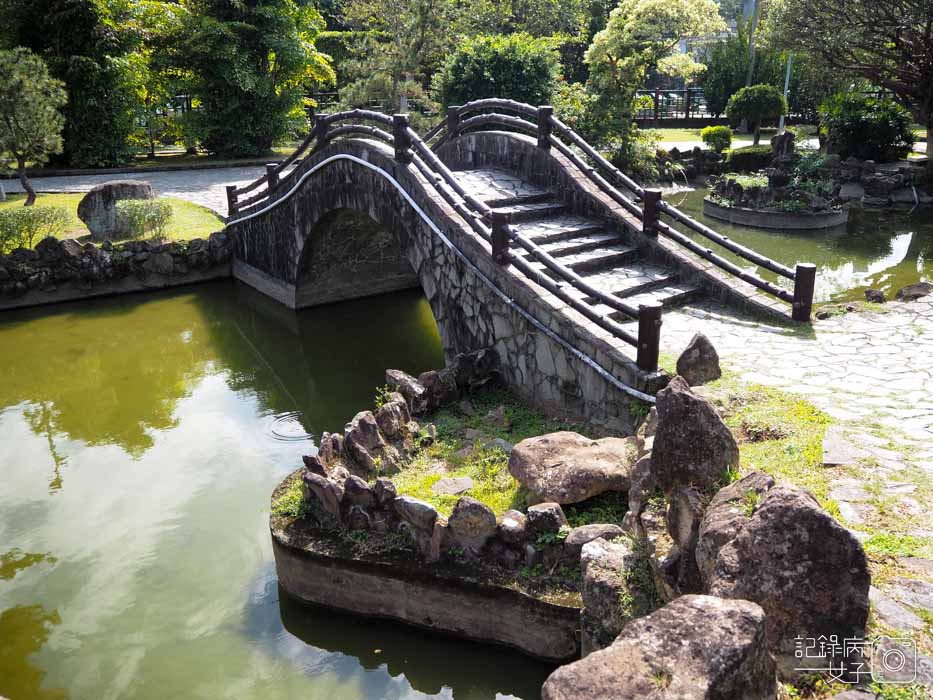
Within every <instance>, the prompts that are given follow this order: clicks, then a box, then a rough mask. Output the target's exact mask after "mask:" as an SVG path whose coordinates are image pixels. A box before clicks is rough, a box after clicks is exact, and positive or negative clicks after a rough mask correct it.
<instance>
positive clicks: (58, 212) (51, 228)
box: [0, 206, 71, 253]
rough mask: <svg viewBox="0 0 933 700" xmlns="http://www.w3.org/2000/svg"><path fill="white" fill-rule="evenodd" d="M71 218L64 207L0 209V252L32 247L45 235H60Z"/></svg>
mask: <svg viewBox="0 0 933 700" xmlns="http://www.w3.org/2000/svg"><path fill="white" fill-rule="evenodd" d="M70 220H71V216H70V215H69V214H68V210H67V209H65V207H37V206H31V207H12V208H10V209H3V210H2V211H0V253H9V252H10V251H11V250H15V249H16V248H32V247H33V245H34V244H35V243H36V242H37V241H40V240H42V239H43V238H45V237H47V236H55V237H56V238H57V237H58V236H60V235H61V234H62V233H63V232H64V230H65V226H67V225H68V222H69V221H70Z"/></svg>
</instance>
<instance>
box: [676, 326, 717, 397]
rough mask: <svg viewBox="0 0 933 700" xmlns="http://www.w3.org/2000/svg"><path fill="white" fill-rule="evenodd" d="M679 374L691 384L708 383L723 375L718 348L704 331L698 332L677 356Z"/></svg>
mask: <svg viewBox="0 0 933 700" xmlns="http://www.w3.org/2000/svg"><path fill="white" fill-rule="evenodd" d="M677 374H678V375H680V376H681V377H683V378H684V379H685V380H687V383H688V384H689V385H690V386H699V385H700V384H706V382H711V381H713V380H714V379H719V378H720V377H721V376H722V370H720V368H719V354H718V353H717V352H716V348H714V347H713V344H712V343H711V342H709V338H707V337H706V336H705V335H703V334H702V333H697V334H696V335H694V336H693V339H692V340H691V341H690V343H689V344H688V345H687V347H686V349H685V350H684V351H683V353H681V355H680V357H678V358H677Z"/></svg>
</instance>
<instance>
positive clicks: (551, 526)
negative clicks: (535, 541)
mask: <svg viewBox="0 0 933 700" xmlns="http://www.w3.org/2000/svg"><path fill="white" fill-rule="evenodd" d="M525 518H526V523H527V528H528V532H529V534H530V535H531V536H532V537H537V536H538V535H547V534H553V533H556V532H559V531H560V529H561V528H562V527H565V526H566V525H567V518H566V516H564V511H563V509H562V508H561V507H560V504H558V503H539V504H538V505H535V506H531V507H530V508H529V509H528V513H527V514H526V515H525Z"/></svg>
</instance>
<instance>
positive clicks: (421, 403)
mask: <svg viewBox="0 0 933 700" xmlns="http://www.w3.org/2000/svg"><path fill="white" fill-rule="evenodd" d="M386 384H387V385H388V386H389V387H390V388H391V389H392V390H393V391H397V392H398V393H400V394H401V395H402V396H403V397H404V398H405V402H406V403H407V404H408V410H409V412H411V414H412V415H415V416H418V415H421V414H422V413H424V412H425V411H426V410H427V405H428V396H427V390H426V389H425V388H424V386H423V385H422V384H421V382H419V381H418V380H417V379H415V378H414V377H413V376H411V375H410V374H406V373H405V372H403V371H402V370H400V369H387V370H386Z"/></svg>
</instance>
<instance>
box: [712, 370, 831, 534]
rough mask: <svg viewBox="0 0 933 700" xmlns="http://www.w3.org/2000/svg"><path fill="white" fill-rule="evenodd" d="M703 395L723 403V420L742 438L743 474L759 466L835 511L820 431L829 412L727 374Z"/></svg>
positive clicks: (822, 429) (791, 395) (715, 401)
mask: <svg viewBox="0 0 933 700" xmlns="http://www.w3.org/2000/svg"><path fill="white" fill-rule="evenodd" d="M704 394H706V395H707V396H709V397H710V399H711V400H712V401H713V402H714V403H717V404H719V405H721V406H723V407H724V408H725V411H726V417H725V421H726V424H727V425H728V426H729V428H730V429H731V430H732V431H733V433H734V434H735V435H736V437H737V439H738V440H739V442H740V443H741V449H740V453H741V459H742V464H741V470H742V472H743V473H748V472H751V471H761V472H765V473H768V474H771V475H772V476H774V477H775V478H776V479H778V480H783V481H788V482H790V483H792V484H795V485H796V486H799V487H802V488H805V489H807V490H809V491H811V492H812V493H813V495H814V496H816V498H817V500H818V501H819V502H820V504H821V505H822V506H823V507H824V508H825V509H826V510H827V511H829V512H830V513H832V514H833V515H834V516H838V515H839V507H838V506H837V505H836V503H835V501H833V500H831V499H830V498H829V490H830V484H831V481H832V478H833V476H834V475H833V473H832V472H831V471H830V470H826V469H823V467H822V464H823V434H824V433H825V432H826V427H827V426H828V425H829V423H830V419H829V416H827V415H826V414H825V413H823V412H822V411H820V410H819V409H818V408H816V406H814V405H813V404H811V403H810V402H809V401H806V400H805V399H803V398H801V397H799V396H796V395H794V394H789V393H787V392H785V391H780V390H778V389H773V388H771V387H766V386H760V385H756V384H745V383H744V382H741V381H740V380H738V379H737V378H736V377H735V376H734V375H731V374H730V373H728V372H727V373H725V374H724V375H723V377H722V378H721V379H718V380H717V381H715V382H712V383H710V384H708V385H707V387H706V389H705V390H704Z"/></svg>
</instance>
